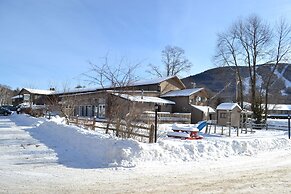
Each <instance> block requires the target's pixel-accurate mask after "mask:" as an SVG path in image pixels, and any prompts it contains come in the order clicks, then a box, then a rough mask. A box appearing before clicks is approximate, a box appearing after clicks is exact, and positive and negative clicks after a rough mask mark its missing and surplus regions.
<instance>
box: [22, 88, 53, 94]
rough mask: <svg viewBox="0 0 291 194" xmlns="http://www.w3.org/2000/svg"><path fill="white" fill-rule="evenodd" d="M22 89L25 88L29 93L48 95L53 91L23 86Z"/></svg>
mask: <svg viewBox="0 0 291 194" xmlns="http://www.w3.org/2000/svg"><path fill="white" fill-rule="evenodd" d="M23 89H24V90H27V91H28V92H29V93H31V94H43V95H49V94H53V93H55V91H53V90H39V89H31V88H23Z"/></svg>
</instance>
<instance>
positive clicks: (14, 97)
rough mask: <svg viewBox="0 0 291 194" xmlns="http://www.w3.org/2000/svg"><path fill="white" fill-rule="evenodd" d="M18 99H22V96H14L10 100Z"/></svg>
mask: <svg viewBox="0 0 291 194" xmlns="http://www.w3.org/2000/svg"><path fill="white" fill-rule="evenodd" d="M18 98H23V95H16V96H13V97H11V99H18Z"/></svg>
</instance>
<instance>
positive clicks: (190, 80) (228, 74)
mask: <svg viewBox="0 0 291 194" xmlns="http://www.w3.org/2000/svg"><path fill="white" fill-rule="evenodd" d="M239 68H240V73H241V76H242V79H243V85H244V86H243V87H244V95H245V96H246V97H247V95H248V92H249V91H248V88H250V86H249V72H248V71H249V70H248V67H247V66H240V67H239ZM270 73H271V66H270V64H265V65H258V66H257V87H258V89H260V87H261V86H264V85H265V84H266V82H267V81H266V80H267V78H268V75H269V74H270ZM182 82H183V83H184V84H185V86H186V87H187V88H193V87H204V88H206V89H207V90H208V91H209V92H210V93H211V94H212V95H215V94H217V93H219V92H221V91H222V90H223V92H221V94H220V95H219V98H222V99H223V100H224V101H235V93H236V84H235V83H236V71H235V67H234V66H225V67H215V68H212V69H208V70H206V71H204V72H201V73H198V74H195V75H190V76H188V77H185V78H183V79H182ZM272 82H273V84H272V85H271V87H270V94H271V95H270V101H269V103H283V104H284V103H288V104H291V64H288V63H281V64H279V65H278V68H277V70H276V71H275V72H274V74H273V76H272ZM263 88H264V87H263ZM246 100H247V98H246Z"/></svg>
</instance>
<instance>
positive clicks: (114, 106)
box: [85, 56, 140, 137]
mask: <svg viewBox="0 0 291 194" xmlns="http://www.w3.org/2000/svg"><path fill="white" fill-rule="evenodd" d="M90 65H91V69H90V73H91V74H86V75H85V76H86V77H87V78H89V81H90V82H91V83H95V84H97V85H99V86H100V87H101V88H103V89H104V90H106V89H107V91H106V92H107V96H106V100H107V108H106V118H107V121H108V123H109V124H114V125H115V127H116V136H121V137H125V136H126V135H124V134H123V133H122V132H121V125H122V122H132V121H133V120H135V119H134V118H135V117H136V116H137V115H136V114H134V113H135V112H134V111H131V106H130V105H129V103H128V100H126V99H122V98H120V97H119V96H118V94H120V93H126V91H127V90H128V89H130V88H131V85H132V83H133V82H135V81H137V80H136V76H135V70H136V69H137V67H139V66H140V64H139V63H138V64H134V65H131V64H129V63H126V61H125V60H124V59H122V60H120V62H119V64H118V65H117V66H114V65H110V63H109V60H108V57H107V56H106V57H104V61H103V63H102V64H94V63H91V62H90ZM108 90H110V91H108ZM126 113H127V114H126ZM124 115H127V117H125V116H124ZM139 115H140V114H139ZM127 125H128V126H129V124H128V123H127ZM126 130H132V129H130V128H128V129H126Z"/></svg>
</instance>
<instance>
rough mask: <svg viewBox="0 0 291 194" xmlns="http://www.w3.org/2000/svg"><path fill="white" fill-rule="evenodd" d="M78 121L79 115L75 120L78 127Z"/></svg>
mask: <svg viewBox="0 0 291 194" xmlns="http://www.w3.org/2000/svg"><path fill="white" fill-rule="evenodd" d="M78 120H79V115H77V118H76V125H78Z"/></svg>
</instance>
